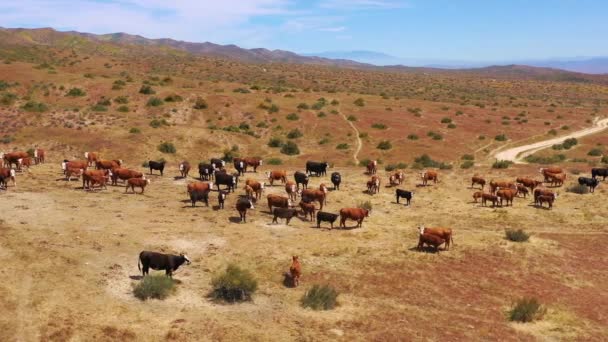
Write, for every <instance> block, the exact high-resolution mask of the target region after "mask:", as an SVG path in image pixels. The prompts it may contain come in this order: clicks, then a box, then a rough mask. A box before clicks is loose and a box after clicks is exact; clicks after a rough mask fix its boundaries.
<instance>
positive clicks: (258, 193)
mask: <svg viewBox="0 0 608 342" xmlns="http://www.w3.org/2000/svg"><path fill="white" fill-rule="evenodd" d="M245 186H249V187H251V190H253V192H254V193H255V199H256V200H258V199H260V198H262V193H263V192H264V187H265V186H266V184H265V183H263V182H262V183H260V182H258V181H256V180H253V179H247V180H246V181H245Z"/></svg>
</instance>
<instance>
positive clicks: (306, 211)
mask: <svg viewBox="0 0 608 342" xmlns="http://www.w3.org/2000/svg"><path fill="white" fill-rule="evenodd" d="M300 208H301V209H302V215H304V218H305V219H308V216H309V215H310V220H311V221H312V220H313V217H314V215H315V210H316V209H317V208H315V205H314V203H309V202H304V201H300Z"/></svg>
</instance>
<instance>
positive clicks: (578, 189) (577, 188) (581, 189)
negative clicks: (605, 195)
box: [566, 184, 589, 195]
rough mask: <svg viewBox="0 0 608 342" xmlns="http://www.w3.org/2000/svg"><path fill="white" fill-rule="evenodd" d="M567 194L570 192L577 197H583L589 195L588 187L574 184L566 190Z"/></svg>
mask: <svg viewBox="0 0 608 342" xmlns="http://www.w3.org/2000/svg"><path fill="white" fill-rule="evenodd" d="M566 191H567V192H572V193H575V194H579V195H585V194H588V193H589V187H587V186H586V185H584V184H574V185H572V186H569V187H567V188H566Z"/></svg>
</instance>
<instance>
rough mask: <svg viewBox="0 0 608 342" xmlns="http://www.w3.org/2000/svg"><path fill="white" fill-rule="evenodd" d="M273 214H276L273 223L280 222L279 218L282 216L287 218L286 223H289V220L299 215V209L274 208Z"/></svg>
mask: <svg viewBox="0 0 608 342" xmlns="http://www.w3.org/2000/svg"><path fill="white" fill-rule="evenodd" d="M272 214H273V215H274V217H273V218H272V223H279V220H278V218H279V217H280V218H283V219H285V222H286V223H285V224H287V225H289V221H291V219H292V218H294V217H296V216H298V210H297V209H291V208H274V209H273V210H272Z"/></svg>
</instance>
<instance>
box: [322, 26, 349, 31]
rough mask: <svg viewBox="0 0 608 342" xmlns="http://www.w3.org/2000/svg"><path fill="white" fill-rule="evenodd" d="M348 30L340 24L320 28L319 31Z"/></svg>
mask: <svg viewBox="0 0 608 342" xmlns="http://www.w3.org/2000/svg"><path fill="white" fill-rule="evenodd" d="M344 30H346V27H345V26H338V27H323V28H320V29H319V31H323V32H342V31H344Z"/></svg>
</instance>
